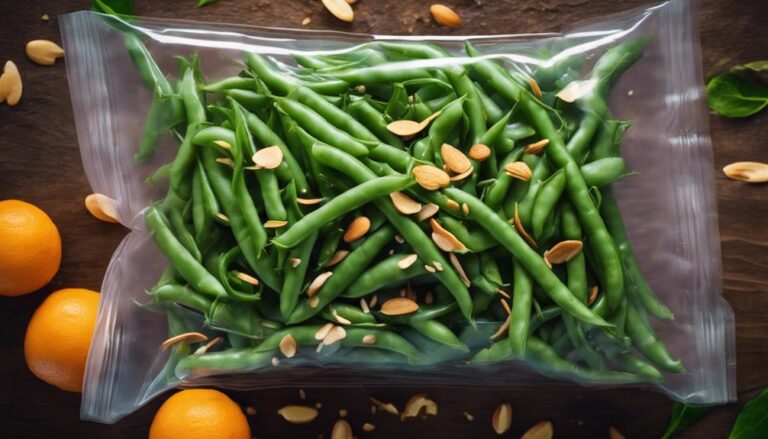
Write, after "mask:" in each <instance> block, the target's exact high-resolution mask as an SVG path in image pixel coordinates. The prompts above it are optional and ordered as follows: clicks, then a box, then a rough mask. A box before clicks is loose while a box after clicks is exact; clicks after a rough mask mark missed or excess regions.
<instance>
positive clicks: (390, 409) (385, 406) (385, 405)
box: [371, 397, 400, 415]
mask: <svg viewBox="0 0 768 439" xmlns="http://www.w3.org/2000/svg"><path fill="white" fill-rule="evenodd" d="M371 402H372V403H374V404H375V406H376V407H378V408H380V409H382V410H384V411H385V412H387V413H391V414H393V415H399V414H400V411H399V410H397V407H395V405H394V404H392V403H391V402H383V401H379V400H378V399H376V398H373V397H372V398H371Z"/></svg>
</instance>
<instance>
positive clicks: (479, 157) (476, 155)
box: [469, 143, 491, 162]
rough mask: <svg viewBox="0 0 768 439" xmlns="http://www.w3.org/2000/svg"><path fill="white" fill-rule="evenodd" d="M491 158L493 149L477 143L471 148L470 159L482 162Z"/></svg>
mask: <svg viewBox="0 0 768 439" xmlns="http://www.w3.org/2000/svg"><path fill="white" fill-rule="evenodd" d="M490 156H491V148H489V147H488V146H487V145H483V144H482V143H475V144H474V145H472V147H471V148H469V158H471V159H472V160H475V161H478V162H482V161H483V160H485V159H487V158H488V157H490Z"/></svg>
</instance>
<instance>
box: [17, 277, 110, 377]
mask: <svg viewBox="0 0 768 439" xmlns="http://www.w3.org/2000/svg"><path fill="white" fill-rule="evenodd" d="M98 308H99V293H97V292H96V291H91V290H86V289H82V288H67V289H63V290H59V291H56V292H54V293H52V294H51V295H50V296H48V297H46V299H45V300H44V301H43V303H41V304H40V306H39V307H38V308H37V310H36V311H35V314H34V315H33V316H32V319H31V320H30V321H29V326H27V334H26V336H25V337H24V358H25V359H26V360H27V366H28V367H29V370H31V371H32V373H33V374H35V376H37V377H38V378H40V379H41V380H43V381H45V382H46V383H48V384H53V385H54V386H56V387H58V388H60V389H62V390H66V391H69V392H81V391H82V388H83V373H84V372H85V361H86V360H87V358H88V349H89V348H90V346H91V338H92V337H93V328H94V326H95V325H96V312H97V311H98Z"/></svg>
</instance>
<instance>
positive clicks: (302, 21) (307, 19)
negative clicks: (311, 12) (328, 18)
mask: <svg viewBox="0 0 768 439" xmlns="http://www.w3.org/2000/svg"><path fill="white" fill-rule="evenodd" d="M309 23H312V19H311V18H309V17H304V19H303V20H301V25H302V26H306V25H308V24H309Z"/></svg>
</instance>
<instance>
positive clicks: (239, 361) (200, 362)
mask: <svg viewBox="0 0 768 439" xmlns="http://www.w3.org/2000/svg"><path fill="white" fill-rule="evenodd" d="M273 357H274V354H273V353H272V352H255V351H254V350H253V349H250V348H240V349H228V350H226V351H219V352H208V353H205V354H202V355H190V356H188V357H185V358H183V359H182V360H181V361H179V364H178V365H177V366H176V376H178V377H179V378H182V379H192V378H193V377H194V376H195V375H194V372H195V371H196V370H200V371H210V370H216V371H231V372H235V371H237V372H247V371H251V370H256V369H261V368H263V367H267V366H269V365H270V362H271V361H272V358H273ZM203 373H204V372H203Z"/></svg>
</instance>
